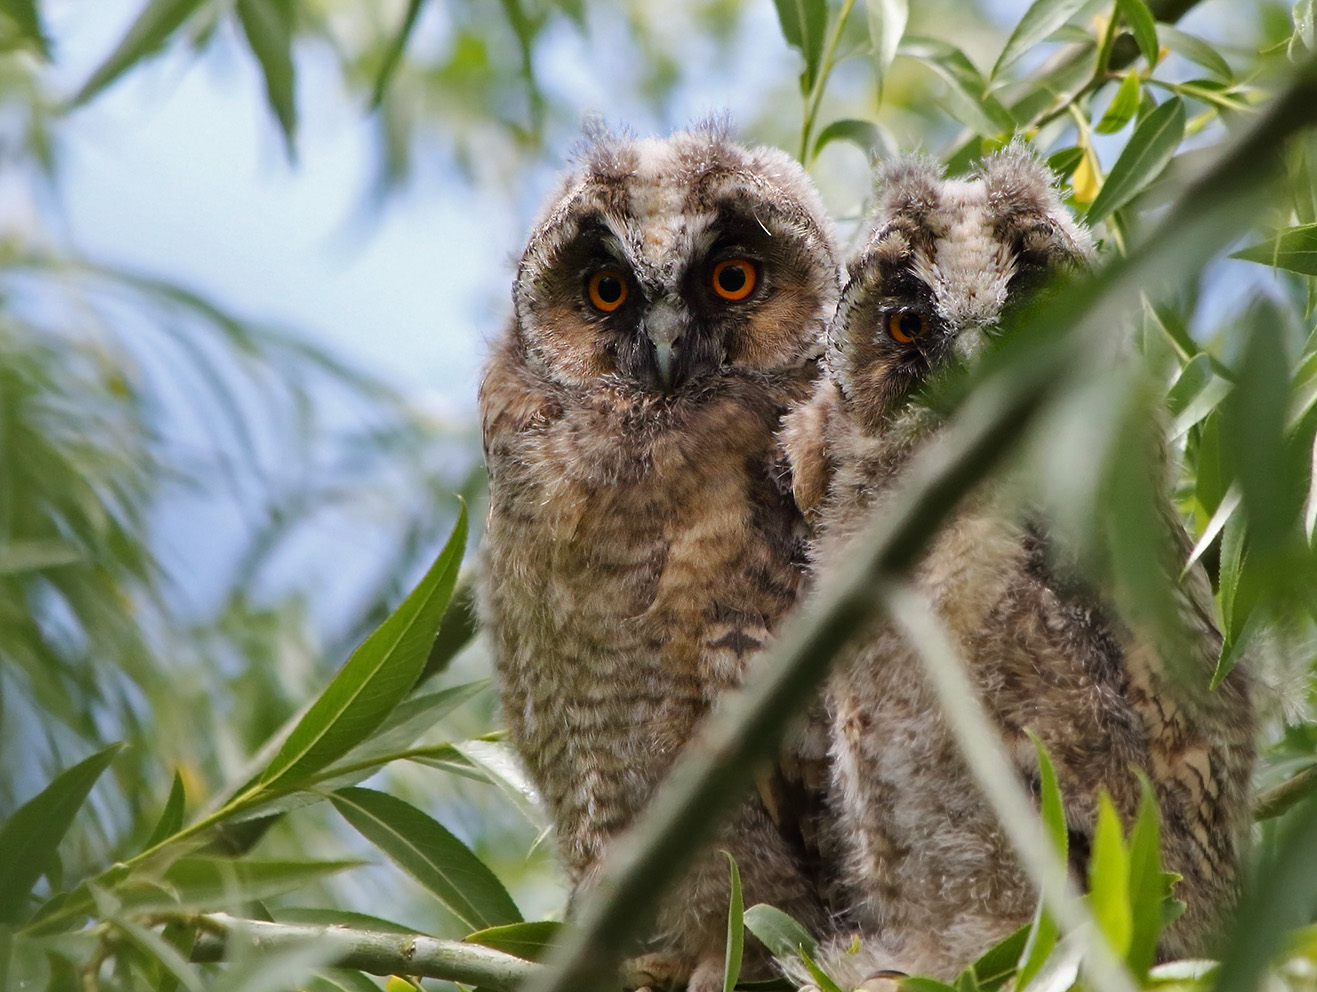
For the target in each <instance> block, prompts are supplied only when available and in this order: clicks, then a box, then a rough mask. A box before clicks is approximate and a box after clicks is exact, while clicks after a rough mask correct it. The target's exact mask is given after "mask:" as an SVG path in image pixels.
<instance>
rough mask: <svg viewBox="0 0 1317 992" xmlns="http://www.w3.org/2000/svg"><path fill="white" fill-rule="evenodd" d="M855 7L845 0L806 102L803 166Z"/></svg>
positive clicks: (802, 124) (805, 162) (801, 160)
mask: <svg viewBox="0 0 1317 992" xmlns="http://www.w3.org/2000/svg"><path fill="white" fill-rule="evenodd" d="M854 7H855V0H845V3H843V4H842V6H841V11H840V12H839V13H838V14H837V22H836V24H834V25H833V29H832V37H831V39H829V41H828V47H827V50H826V51H825V52H824V53H823V64H822V65H821V66H820V67H819V74H818V78H817V79H815V80H814V86H813V88H812V89H811V91H810V94H809V96H808V98H807V99H806V101H805V119H804V120H803V121H801V122H800V154H799V155H798V156H796V157H797V158H798V159H799V160H800V163H801V164H802V165H804V166H807V167H808V165H809V162H810V158H811V156H810V154H809V139H810V137H811V136H812V134H813V131H814V124H815V122H816V121H817V119H818V115H819V106H820V104H822V102H823V91H824V89H826V88H827V85H828V77H829V76H831V75H832V70H833V68H834V67H835V66H836V64H837V48H838V46H839V45H840V44H841V34H842V31H843V30H844V29H845V27H846V21H847V19H848V18H849V17H850V16H851V10H852V9H853V8H854Z"/></svg>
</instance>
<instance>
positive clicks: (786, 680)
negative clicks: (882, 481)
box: [526, 61, 1317, 992]
mask: <svg viewBox="0 0 1317 992" xmlns="http://www.w3.org/2000/svg"><path fill="white" fill-rule="evenodd" d="M1315 120H1317V82H1315V76H1314V71H1313V63H1312V62H1311V61H1309V62H1308V63H1305V64H1304V65H1303V66H1300V67H1299V68H1298V71H1297V73H1296V76H1295V79H1294V80H1293V82H1292V83H1291V84H1290V85H1289V86H1288V87H1287V88H1286V89H1284V90H1283V91H1281V92H1280V93H1279V94H1278V96H1277V97H1276V98H1275V99H1274V100H1272V102H1271V103H1270V105H1269V106H1267V107H1266V108H1264V109H1263V110H1262V112H1261V113H1259V115H1258V116H1257V117H1256V118H1255V119H1254V120H1253V121H1252V122H1251V126H1249V127H1248V128H1247V129H1242V130H1241V131H1240V132H1239V133H1237V134H1236V135H1235V136H1234V138H1233V139H1232V140H1229V142H1228V144H1227V145H1226V146H1225V148H1223V149H1222V151H1221V152H1220V153H1219V154H1218V155H1217V156H1216V158H1215V160H1214V161H1213V163H1212V165H1211V166H1210V167H1209V168H1208V169H1207V170H1206V171H1205V172H1203V173H1202V174H1201V175H1200V176H1199V178H1198V179H1197V180H1196V181H1194V182H1192V183H1190V184H1189V185H1188V186H1187V187H1186V188H1185V189H1184V191H1183V192H1182V195H1181V196H1180V197H1179V198H1178V199H1177V200H1176V201H1175V203H1174V204H1173V205H1172V207H1171V209H1170V210H1169V211H1168V212H1167V213H1166V214H1165V215H1164V217H1163V220H1162V223H1161V225H1160V226H1159V227H1158V228H1157V230H1156V232H1155V233H1154V235H1153V236H1152V237H1150V238H1149V239H1148V240H1147V241H1145V242H1144V243H1143V244H1142V245H1139V246H1136V247H1135V249H1134V250H1133V251H1132V252H1131V254H1130V256H1129V257H1128V258H1127V259H1125V260H1123V261H1119V262H1117V263H1115V264H1113V265H1112V266H1110V267H1109V268H1108V269H1107V270H1106V271H1105V272H1104V273H1102V274H1101V275H1100V276H1099V277H1098V278H1097V279H1096V280H1094V281H1093V282H1091V283H1089V284H1087V285H1076V286H1073V287H1072V288H1071V290H1070V291H1069V292H1068V293H1067V294H1066V295H1065V296H1064V297H1061V298H1058V300H1057V301H1056V302H1055V303H1054V304H1053V305H1052V307H1050V308H1049V309H1048V311H1047V312H1046V313H1044V314H1042V315H1041V316H1040V317H1039V318H1037V319H1036V320H1034V321H1033V322H1031V323H1030V324H1029V325H1028V326H1027V327H1025V328H1024V329H1022V331H1021V332H1020V335H1019V338H1018V339H1017V341H1016V342H1013V344H1015V343H1018V344H1020V345H1021V347H1019V348H1015V349H1014V350H1015V351H1016V352H1017V354H1016V355H1015V357H1016V359H1017V360H1016V361H1013V362H1011V363H1010V364H1009V365H1008V366H1007V367H1005V368H1004V369H1002V370H1000V372H999V374H997V375H996V376H994V377H992V378H986V379H984V381H983V382H982V384H981V385H980V387H979V388H978V389H976V390H975V391H974V392H973V393H972V394H971V396H970V398H969V399H968V400H967V401H966V403H965V404H964V407H963V408H962V410H961V411H960V413H959V414H958V415H957V416H956V417H955V418H954V419H953V421H952V423H951V424H950V425H949V426H948V428H947V430H946V432H945V433H944V435H943V437H942V438H941V440H940V441H939V442H938V443H937V444H936V445H933V446H931V447H930V448H929V449H927V450H925V451H923V452H921V453H920V455H919V456H918V457H917V458H915V459H914V460H913V461H912V462H911V465H910V468H909V470H908V472H907V473H906V475H905V477H904V481H903V483H902V494H901V496H900V497H899V498H897V499H895V500H892V501H891V502H890V504H888V505H889V506H890V507H891V508H892V510H891V512H889V513H888V514H887V515H886V516H885V517H883V518H882V519H879V520H876V521H874V522H873V523H872V524H871V525H870V527H869V529H868V531H867V533H866V534H865V536H864V537H862V538H861V539H860V540H859V541H858V542H857V544H856V546H855V548H854V551H853V554H852V558H851V560H850V562H849V568H848V569H847V570H846V571H845V572H844V573H843V574H840V575H838V576H836V577H835V579H834V580H833V581H831V582H829V583H827V584H826V585H825V586H823V587H821V588H820V589H819V590H818V591H817V592H818V594H817V596H816V597H815V598H814V600H813V602H812V603H810V604H808V605H807V606H806V607H805V608H804V609H802V610H801V611H800V612H799V613H798V614H797V615H796V616H795V617H794V618H793V619H792V620H791V621H790V622H788V623H787V624H786V625H785V626H784V628H783V630H782V632H781V634H780V636H779V637H778V639H777V641H776V643H775V645H774V646H773V647H772V648H771V649H770V650H769V652H768V653H767V654H766V655H765V656H764V657H763V658H762V659H761V660H760V662H759V663H758V664H757V666H756V668H755V670H754V671H752V672H751V674H750V679H749V682H748V684H747V687H746V689H745V691H744V693H742V694H740V695H738V696H736V697H733V698H730V699H728V701H727V704H726V706H724V707H723V709H722V711H721V712H720V713H719V714H718V715H717V717H716V718H715V719H712V720H711V721H710V722H709V723H708V724H707V725H706V726H705V728H704V729H703V732H702V733H701V734H700V735H699V736H698V737H697V738H696V740H695V741H694V742H693V743H692V745H691V746H690V747H689V748H688V749H687V750H686V752H685V753H684V754H683V755H682V757H681V759H680V760H679V762H678V764H677V766H676V767H675V768H674V770H673V773H672V774H671V775H670V776H669V778H668V779H667V780H666V781H665V782H664V783H663V785H662V786H661V788H660V789H659V791H658V793H657V794H656V796H655V797H654V800H653V801H652V802H651V803H650V804H649V806H648V807H647V809H646V811H645V813H644V814H643V816H642V817H641V818H640V820H639V821H638V822H637V823H636V825H635V827H634V828H633V829H632V830H631V831H630V832H629V833H628V834H626V835H624V836H623V837H622V838H620V839H619V841H618V842H617V844H616V845H615V847H614V850H613V852H612V855H611V856H610V858H609V862H608V864H607V866H606V875H605V879H604V881H603V883H602V884H601V885H600V887H599V890H598V892H597V894H596V895H595V896H594V897H593V898H592V899H590V900H589V901H588V902H587V903H586V904H585V906H584V907H583V911H582V913H581V917H580V925H579V926H578V927H577V928H575V929H574V930H573V931H572V932H571V933H570V934H569V935H567V936H566V937H565V938H564V940H563V941H562V943H561V945H560V946H558V947H556V948H554V949H553V951H552V954H551V957H550V959H549V963H550V966H551V967H550V970H549V971H548V972H547V973H543V974H540V975H537V976H536V977H535V978H534V979H533V980H532V981H531V982H530V983H529V984H528V985H527V989H526V992H586V990H596V989H608V988H615V987H616V984H615V982H613V981H612V980H611V976H613V975H614V974H616V964H617V962H618V960H619V959H620V958H621V957H622V956H623V955H624V954H626V953H627V948H628V947H629V946H631V945H630V942H631V940H632V939H633V938H634V937H635V936H636V935H637V934H638V933H640V932H641V930H643V928H644V927H645V926H647V925H648V923H649V921H650V919H651V918H652V914H653V911H654V908H655V904H656V902H657V900H658V898H659V897H660V896H661V894H662V892H663V891H664V888H665V887H666V885H668V884H669V883H670V882H671V881H672V880H673V879H675V878H676V877H677V875H678V870H679V869H680V868H681V867H683V866H684V865H686V864H687V863H688V862H689V861H690V859H691V858H692V857H693V855H694V852H695V851H696V850H697V849H698V848H699V847H700V845H702V844H703V843H705V842H707V841H708V840H709V839H710V838H711V837H712V835H713V832H714V830H715V828H716V826H717V825H718V823H720V822H721V819H722V817H723V816H724V815H725V814H726V813H727V812H728V811H729V810H730V809H731V808H732V807H733V805H734V804H735V803H736V802H737V801H738V800H739V798H740V797H741V795H742V793H743V791H744V790H745V788H746V786H747V785H748V782H749V779H750V776H751V773H752V769H753V768H754V766H755V764H756V762H758V761H760V760H762V759H764V758H767V757H769V756H770V755H771V753H772V751H773V749H774V747H775V746H776V742H777V740H778V738H779V736H780V733H781V728H783V727H784V726H785V725H786V724H787V722H788V721H789V720H790V718H791V716H792V715H793V714H794V713H795V712H796V711H797V710H798V709H799V708H800V706H801V705H802V704H803V703H804V702H805V701H806V700H808V699H810V698H812V696H813V694H814V692H815V691H816V690H817V688H818V686H819V685H820V683H821V682H822V680H823V678H824V676H825V674H826V672H827V666H828V662H829V660H830V659H831V658H832V657H833V655H834V654H835V653H836V652H837V650H838V649H839V648H840V647H841V646H842V645H843V644H845V643H846V641H847V640H848V639H849V638H850V637H851V636H852V635H854V634H855V633H857V632H858V631H859V629H860V627H861V625H862V624H864V623H866V622H867V621H868V620H869V619H870V618H871V617H872V615H873V614H874V612H875V603H874V599H875V597H874V596H873V593H872V590H874V589H875V588H876V587H881V586H882V585H884V584H885V583H887V582H890V581H893V580H896V579H899V578H900V576H901V575H902V574H903V573H905V572H906V571H907V570H908V569H909V567H910V566H911V564H912V563H913V562H914V560H915V559H916V557H917V556H918V554H919V553H920V551H921V550H922V548H923V547H924V545H925V542H926V541H927V540H928V538H929V537H930V536H931V535H932V534H933V532H934V531H935V530H936V529H937V527H938V526H939V525H940V524H941V522H942V521H943V520H944V519H945V518H946V516H947V515H948V514H949V513H950V512H951V511H952V509H953V508H954V507H955V505H956V504H957V503H958V502H959V500H960V499H961V497H962V496H963V495H964V494H965V493H966V492H968V491H969V490H970V488H971V487H972V486H974V485H975V484H976V483H977V482H978V481H979V480H981V479H982V478H983V477H984V476H985V475H987V474H988V472H989V471H991V470H992V469H993V467H994V466H996V465H997V464H998V463H999V462H1000V461H1001V460H1002V459H1003V457H1004V456H1005V455H1006V454H1007V453H1008V452H1009V451H1010V450H1011V449H1013V448H1014V447H1015V446H1016V445H1017V444H1018V443H1019V442H1020V440H1021V439H1022V438H1023V437H1024V436H1025V434H1026V432H1027V431H1029V430H1031V429H1033V427H1034V426H1035V424H1036V423H1037V422H1038V421H1039V419H1040V414H1042V413H1044V412H1046V411H1048V410H1049V408H1050V407H1051V405H1052V403H1053V402H1054V401H1055V400H1056V399H1057V397H1058V396H1064V395H1065V393H1064V391H1063V387H1064V386H1065V384H1066V383H1067V382H1068V381H1070V379H1071V377H1072V376H1075V375H1082V373H1083V370H1084V369H1085V368H1086V367H1089V366H1087V365H1086V358H1087V355H1088V352H1089V349H1090V348H1091V347H1092V343H1093V342H1096V341H1101V340H1102V339H1103V338H1104V337H1109V335H1110V333H1111V328H1112V327H1119V326H1121V323H1122V321H1123V320H1125V319H1127V317H1128V311H1129V309H1130V307H1132V306H1134V305H1136V304H1137V301H1138V300H1139V294H1140V292H1148V291H1150V287H1151V288H1153V289H1155V288H1156V287H1160V286H1163V285H1166V284H1168V283H1173V282H1175V281H1178V280H1180V279H1182V278H1184V277H1185V276H1186V275H1188V274H1189V273H1192V272H1194V271H1196V270H1197V269H1198V268H1199V267H1200V266H1201V265H1202V264H1203V263H1204V262H1205V261H1207V260H1208V259H1209V258H1211V257H1212V256H1213V255H1214V254H1215V253H1216V252H1217V251H1218V250H1219V249H1220V248H1221V247H1222V246H1223V245H1225V244H1226V243H1228V242H1229V240H1230V239H1231V238H1233V237H1234V236H1235V235H1236V234H1237V233H1238V232H1239V231H1240V230H1241V229H1243V228H1244V227H1245V226H1247V224H1248V222H1249V221H1250V220H1251V219H1252V217H1254V216H1256V215H1257V206H1258V199H1257V196H1258V194H1259V193H1260V192H1261V190H1260V187H1263V186H1264V185H1265V182H1266V180H1267V178H1268V176H1269V174H1270V173H1271V171H1272V170H1273V166H1274V164H1275V162H1276V155H1275V151H1276V149H1277V148H1278V147H1279V146H1280V144H1281V143H1282V142H1284V141H1285V139H1287V138H1288V137H1289V136H1290V135H1291V134H1293V133H1294V132H1295V131H1297V130H1299V129H1300V128H1303V127H1306V126H1309V125H1311V124H1312V123H1314V121H1315ZM1020 352H1023V353H1022V354H1021V353H1020Z"/></svg>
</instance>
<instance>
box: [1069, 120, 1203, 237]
mask: <svg viewBox="0 0 1317 992" xmlns="http://www.w3.org/2000/svg"><path fill="white" fill-rule="evenodd" d="M1183 137H1184V104H1183V103H1182V102H1181V101H1180V100H1179V99H1178V98H1176V97H1172V98H1171V99H1169V100H1167V101H1166V102H1165V103H1163V104H1162V105H1161V106H1160V107H1158V108H1157V109H1156V110H1154V111H1153V112H1152V113H1151V114H1149V115H1148V116H1147V117H1145V118H1144V119H1143V120H1142V121H1140V122H1139V125H1138V127H1136V128H1135V129H1134V134H1133V135H1132V136H1131V137H1130V140H1129V143H1128V144H1127V145H1126V146H1125V147H1124V148H1123V149H1122V150H1121V153H1120V157H1119V158H1117V159H1116V164H1115V165H1113V166H1112V167H1111V172H1110V173H1108V175H1107V179H1106V182H1104V183H1103V184H1102V189H1101V190H1099V191H1098V195H1097V197H1096V199H1094V200H1093V205H1092V206H1091V207H1089V208H1088V220H1089V223H1090V224H1096V223H1097V222H1098V221H1100V220H1102V219H1103V218H1105V217H1106V216H1107V215H1108V214H1110V213H1111V212H1112V211H1113V210H1119V209H1120V208H1121V207H1123V206H1124V205H1125V204H1127V203H1128V202H1129V201H1130V200H1132V199H1134V197H1135V196H1137V195H1138V194H1139V193H1140V192H1141V191H1142V190H1143V189H1144V187H1146V186H1147V185H1148V184H1149V183H1150V182H1152V181H1153V180H1154V179H1156V178H1157V177H1158V176H1159V175H1160V174H1161V172H1162V170H1163V169H1165V168H1166V165H1167V163H1168V162H1170V160H1171V158H1172V157H1173V156H1174V155H1175V150H1176V149H1177V148H1179V147H1180V141H1181V139H1183Z"/></svg>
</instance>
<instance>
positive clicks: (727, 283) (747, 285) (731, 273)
mask: <svg viewBox="0 0 1317 992" xmlns="http://www.w3.org/2000/svg"><path fill="white" fill-rule="evenodd" d="M757 278H758V276H757V275H756V274H755V263H754V262H751V261H750V260H749V259H745V258H729V259H727V261H725V262H719V263H718V264H717V265H715V266H714V267H713V291H714V292H715V293H717V294H718V295H719V296H721V297H722V298H723V299H724V300H744V299H745V298H746V297H747V296H749V295H750V294H751V293H752V292H753V291H754V288H755V280H756V279H757Z"/></svg>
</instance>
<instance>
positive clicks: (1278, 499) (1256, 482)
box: [1221, 300, 1302, 557]
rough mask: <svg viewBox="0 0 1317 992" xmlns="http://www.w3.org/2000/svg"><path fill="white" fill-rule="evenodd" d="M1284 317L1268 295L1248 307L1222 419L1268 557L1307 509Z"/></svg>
mask: <svg viewBox="0 0 1317 992" xmlns="http://www.w3.org/2000/svg"><path fill="white" fill-rule="evenodd" d="M1284 319H1285V318H1284V314H1283V313H1282V312H1281V311H1280V310H1279V309H1278V308H1277V307H1276V306H1275V305H1274V304H1273V303H1271V302H1270V301H1266V300H1259V301H1258V302H1257V303H1255V304H1254V305H1253V306H1251V307H1250V308H1249V309H1248V311H1247V312H1246V313H1245V315H1244V320H1243V321H1242V322H1241V323H1242V327H1241V331H1242V332H1243V338H1244V354H1243V356H1242V358H1241V360H1240V363H1239V370H1238V375H1237V378H1236V382H1235V388H1234V391H1233V393H1232V394H1231V396H1230V399H1229V401H1228V402H1227V403H1226V404H1225V406H1224V407H1223V412H1224V413H1225V415H1226V416H1225V418H1224V419H1223V421H1222V424H1221V427H1222V432H1223V433H1222V440H1223V441H1224V442H1225V449H1226V451H1227V452H1228V453H1229V454H1230V455H1231V456H1232V457H1231V462H1232V463H1233V466H1234V469H1235V474H1236V477H1237V478H1238V479H1239V486H1240V489H1241V491H1242V493H1243V497H1244V510H1245V512H1246V514H1247V516H1248V527H1249V546H1250V549H1251V550H1252V552H1253V553H1254V554H1261V555H1264V556H1268V557H1269V556H1272V555H1274V554H1275V553H1277V552H1279V551H1280V549H1281V548H1282V546H1283V544H1284V542H1285V539H1286V537H1287V536H1288V535H1289V533H1290V531H1291V528H1292V526H1293V524H1294V521H1295V520H1297V519H1298V516H1299V513H1300V512H1301V510H1302V487H1301V485H1299V484H1298V483H1299V480H1298V479H1297V478H1295V473H1294V472H1293V471H1292V469H1291V464H1290V460H1289V458H1288V456H1287V449H1286V444H1285V429H1286V424H1287V422H1288V417H1289V392H1290V390H1289V386H1290V373H1289V367H1288V365H1287V363H1286V359H1285V342H1284V339H1283V337H1282V329H1283V327H1284Z"/></svg>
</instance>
